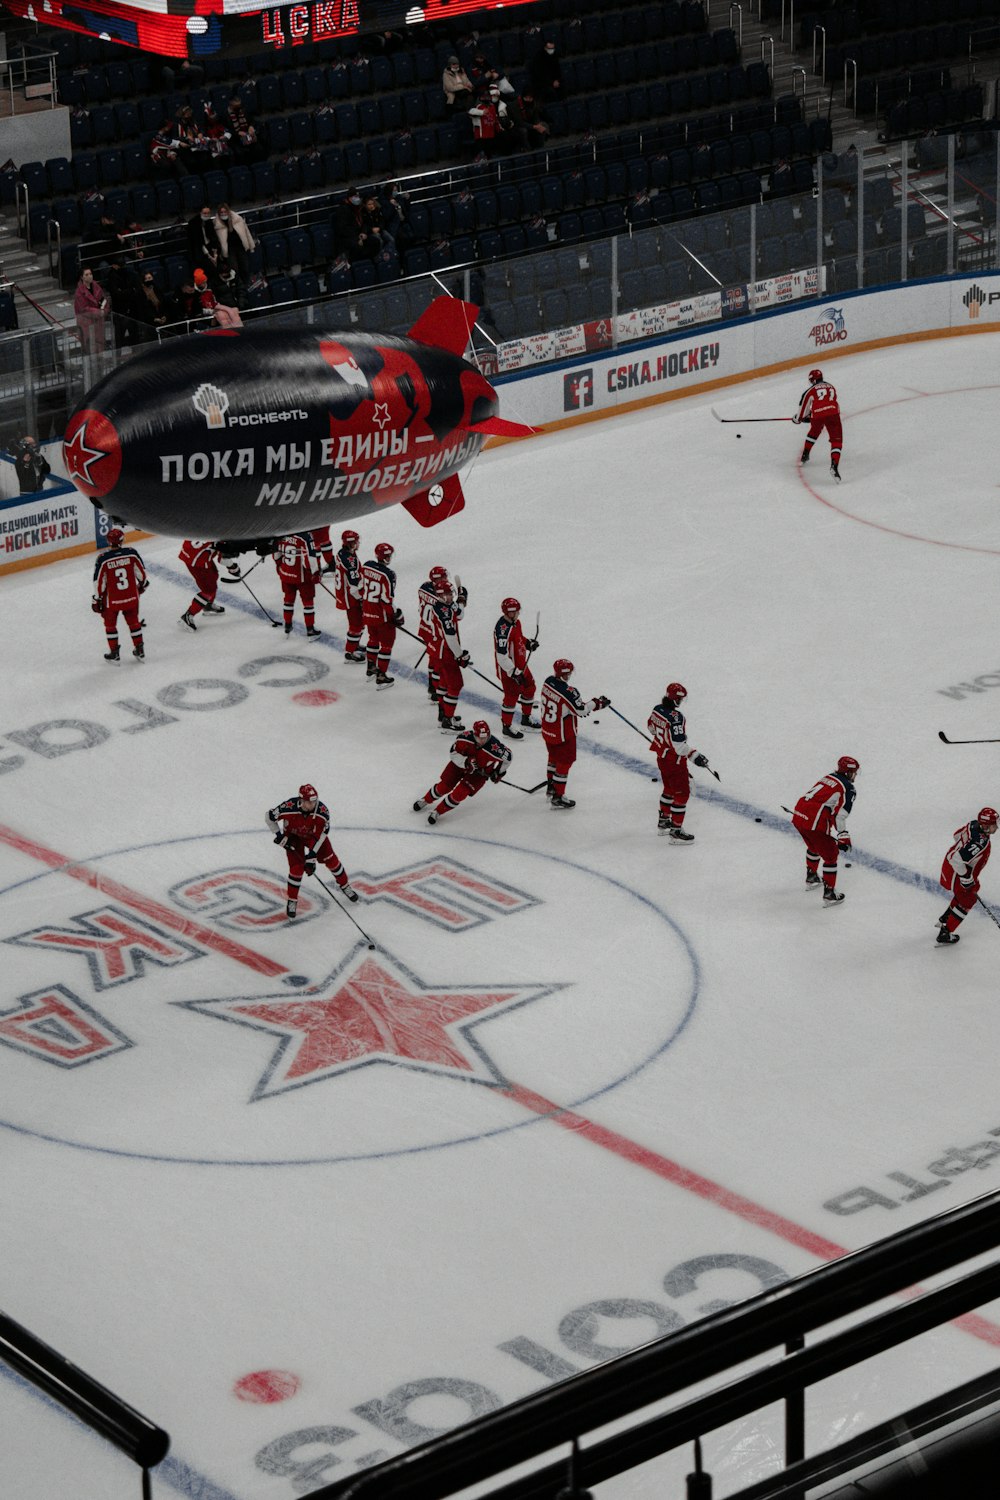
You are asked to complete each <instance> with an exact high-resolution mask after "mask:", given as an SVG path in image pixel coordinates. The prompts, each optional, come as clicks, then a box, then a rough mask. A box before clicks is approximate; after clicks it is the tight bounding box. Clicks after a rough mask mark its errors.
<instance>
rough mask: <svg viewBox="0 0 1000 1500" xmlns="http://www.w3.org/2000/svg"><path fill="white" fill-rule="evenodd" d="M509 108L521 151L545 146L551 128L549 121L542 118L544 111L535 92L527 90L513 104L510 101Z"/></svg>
mask: <svg viewBox="0 0 1000 1500" xmlns="http://www.w3.org/2000/svg"><path fill="white" fill-rule="evenodd" d="M508 108H509V109H510V111H511V117H512V119H513V121H514V133H515V138H516V140H517V144H518V146H519V147H520V149H521V150H522V151H533V150H534V149H535V148H536V147H538V146H544V145H545V142H546V141H547V140H548V137H549V130H550V126H549V124H548V121H547V120H544V119H543V118H542V111H541V108H540V106H539V103H538V100H537V99H536V98H535V95H534V93H533V91H532V90H531V89H530V88H526V89H525V90H524V92H523V93H521V94H518V95H517V96H516V98H515V99H514V101H513V103H510V102H509V101H508Z"/></svg>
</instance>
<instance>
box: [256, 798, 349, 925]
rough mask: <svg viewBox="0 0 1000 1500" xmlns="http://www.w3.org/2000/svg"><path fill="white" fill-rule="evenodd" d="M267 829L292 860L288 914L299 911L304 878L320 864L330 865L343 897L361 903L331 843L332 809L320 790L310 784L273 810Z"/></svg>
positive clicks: (271, 809)
mask: <svg viewBox="0 0 1000 1500" xmlns="http://www.w3.org/2000/svg"><path fill="white" fill-rule="evenodd" d="M267 826H268V828H269V829H270V830H271V832H272V833H273V834H274V842H275V843H276V844H280V845H281V847H282V848H283V849H284V851H285V855H286V857H287V859H288V889H287V904H286V906H285V913H286V915H287V916H289V917H294V916H295V913H296V912H297V911H298V900H299V886H300V885H301V884H302V877H303V875H314V874H315V873H316V866H317V864H320V865H326V867H327V869H328V870H329V871H330V874H331V875H332V876H333V878H334V880H335V881H336V882H337V885H338V886H339V887H340V892H341V895H343V896H346V897H347V899H348V901H357V899H358V893H357V891H353V890H352V889H351V887H350V885H349V884H348V880H347V871H346V870H345V869H344V866H343V865H342V864H341V862H340V860H339V858H338V857H337V855H336V854H335V852H334V850H333V846H332V845H331V843H330V837H329V835H330V809H329V808H328V807H327V805H326V803H325V802H321V801H320V800H319V793H318V792H317V791H316V788H315V787H314V786H312V785H310V783H309V782H306V783H305V785H304V786H300V787H299V794H298V796H297V797H288V798H286V800H285V801H284V802H279V803H278V805H277V807H272V808H270V809H269V811H268V814H267Z"/></svg>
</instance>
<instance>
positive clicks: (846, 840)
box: [837, 833, 851, 850]
mask: <svg viewBox="0 0 1000 1500" xmlns="http://www.w3.org/2000/svg"><path fill="white" fill-rule="evenodd" d="M850 847H851V835H850V834H849V833H838V834H837V848H838V849H840V850H846V849H849V848H850Z"/></svg>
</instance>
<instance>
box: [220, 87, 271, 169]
mask: <svg viewBox="0 0 1000 1500" xmlns="http://www.w3.org/2000/svg"><path fill="white" fill-rule="evenodd" d="M228 114H229V130H230V141H229V145H230V149H231V150H232V153H233V155H234V156H235V158H236V160H237V161H239V162H255V161H260V160H261V158H262V157H263V155H264V148H263V146H262V145H261V143H260V140H259V138H258V136H257V130H256V127H255V126H253V125H251V123H250V121H249V119H248V118H247V112H246V110H245V109H244V107H243V100H242V99H241V98H240V96H239V94H234V95H233V97H232V98H231V99H230V101H229V109H228Z"/></svg>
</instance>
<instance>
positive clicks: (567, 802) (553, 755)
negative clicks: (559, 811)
mask: <svg viewBox="0 0 1000 1500" xmlns="http://www.w3.org/2000/svg"><path fill="white" fill-rule="evenodd" d="M574 671H575V668H574V666H573V663H572V662H571V661H567V660H566V658H565V657H564V656H561V657H559V659H558V661H554V662H553V663H552V676H551V677H546V679H545V681H544V682H543V683H542V738H543V739H544V741H545V745H546V749H547V750H548V752H549V763H548V767H547V775H548V785H547V787H546V788H545V795H546V797H549V798H551V802H550V804H549V805H550V806H551V807H557V808H566V807H575V806H576V803H575V802H574V800H573V799H572V797H567V796H566V782H567V779H568V777H569V773H570V769H571V767H572V765H573V762H574V761H575V760H576V721H577V719H585V718H586V717H587V715H588V714H590V713H593V711H594V709H595V708H607V707H608V704H609V703H610V702H611V699H610V698H605V697H598V698H591V699H589V700H588V701H587V702H584V700H583V699H582V698H581V697H580V694H579V693H578V692H577V690H576V688H575V687H570V682H569V679H570V677H571V676H572V675H573V672H574Z"/></svg>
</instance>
